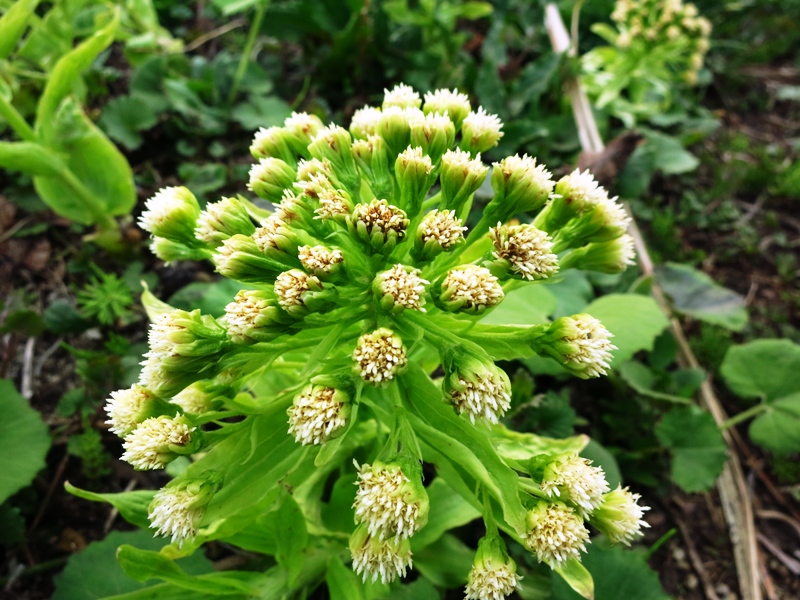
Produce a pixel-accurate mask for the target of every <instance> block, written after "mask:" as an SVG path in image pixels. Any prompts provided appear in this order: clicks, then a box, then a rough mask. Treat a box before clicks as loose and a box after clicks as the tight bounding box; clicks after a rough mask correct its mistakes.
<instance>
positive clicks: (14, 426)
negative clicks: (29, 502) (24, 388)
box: [0, 379, 50, 504]
mask: <svg viewBox="0 0 800 600" xmlns="http://www.w3.org/2000/svg"><path fill="white" fill-rule="evenodd" d="M0 409H2V414H3V419H2V420H0V456H2V457H3V476H2V477H0V504H2V503H3V502H5V500H6V499H7V498H8V497H9V496H11V495H13V494H15V493H16V492H17V491H19V490H20V489H22V488H23V487H25V486H26V485H28V484H29V483H30V482H31V480H32V479H33V478H34V476H35V475H36V473H38V472H39V470H40V469H42V468H43V467H44V459H45V456H47V450H48V449H49V448H50V435H49V434H48V433H47V425H45V424H44V422H43V421H42V419H41V417H40V416H39V413H38V412H36V411H35V410H33V409H32V408H31V407H30V406H29V405H28V401H27V400H25V398H23V397H22V396H21V395H20V394H19V392H17V390H16V388H15V387H14V384H13V383H11V382H10V381H8V380H7V379H0Z"/></svg>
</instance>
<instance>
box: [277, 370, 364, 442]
mask: <svg viewBox="0 0 800 600" xmlns="http://www.w3.org/2000/svg"><path fill="white" fill-rule="evenodd" d="M288 414H289V433H290V434H291V435H294V438H295V440H297V442H298V443H300V444H303V445H304V446H306V445H310V444H317V445H318V444H324V443H325V442H327V441H328V440H330V439H331V438H333V437H336V435H338V434H340V433H341V432H342V431H343V430H344V426H345V425H346V424H347V418H348V417H349V416H350V398H349V396H348V395H347V394H346V393H345V392H343V391H342V390H337V389H335V388H332V387H326V386H320V385H308V386H306V387H305V388H304V389H303V391H302V392H300V393H299V394H297V395H296V396H295V397H294V401H293V402H292V406H290V407H289V410H288Z"/></svg>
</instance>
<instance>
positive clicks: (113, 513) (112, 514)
mask: <svg viewBox="0 0 800 600" xmlns="http://www.w3.org/2000/svg"><path fill="white" fill-rule="evenodd" d="M135 487H136V480H135V479H131V480H130V481H129V482H128V485H126V486H125V489H124V490H123V491H125V492H130V491H132V490H133V488H135ZM117 515H119V509H118V508H117V507H116V506H114V507H113V508H112V509H111V512H109V513H108V518H107V519H106V522H105V524H104V525H103V533H104V534H107V533H108V532H109V531H111V526H112V525H113V524H114V519H116V518H117Z"/></svg>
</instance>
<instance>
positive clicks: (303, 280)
mask: <svg viewBox="0 0 800 600" xmlns="http://www.w3.org/2000/svg"><path fill="white" fill-rule="evenodd" d="M321 289H322V282H321V281H320V280H319V279H318V278H317V277H316V276H314V275H309V274H308V273H305V272H303V271H301V270H300V269H291V270H289V271H284V272H283V273H281V274H280V275H278V277H277V278H276V279H275V295H276V296H277V297H278V304H280V305H281V307H282V308H283V309H284V310H286V311H287V312H289V313H293V312H296V311H297V309H304V308H305V306H306V304H305V296H306V294H307V293H309V292H311V291H319V290H321Z"/></svg>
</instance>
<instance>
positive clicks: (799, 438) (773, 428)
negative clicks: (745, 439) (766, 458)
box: [750, 392, 800, 454]
mask: <svg viewBox="0 0 800 600" xmlns="http://www.w3.org/2000/svg"><path fill="white" fill-rule="evenodd" d="M750 438H751V439H752V440H753V441H754V442H756V443H757V444H760V445H762V446H764V447H765V448H767V449H768V450H771V451H772V452H775V453H776V454H793V453H795V452H800V392H797V393H795V394H792V395H791V396H786V397H785V398H778V399H777V400H775V401H774V402H769V403H768V404H767V410H766V411H765V412H763V413H761V414H760V415H759V416H758V417H756V419H755V420H754V421H753V422H752V423H751V424H750Z"/></svg>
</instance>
